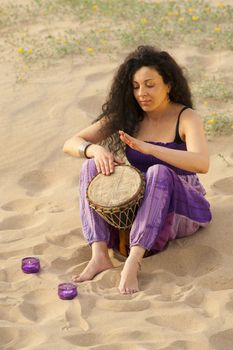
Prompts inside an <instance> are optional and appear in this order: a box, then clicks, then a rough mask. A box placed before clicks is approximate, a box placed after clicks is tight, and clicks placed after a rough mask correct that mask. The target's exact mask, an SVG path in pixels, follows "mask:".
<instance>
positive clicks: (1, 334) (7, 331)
mask: <svg viewBox="0 0 233 350" xmlns="http://www.w3.org/2000/svg"><path fill="white" fill-rule="evenodd" d="M17 335H18V331H17V330H16V329H13V328H12V327H1V328H0V345H1V346H2V348H1V349H4V348H5V349H8V346H10V345H12V344H13V342H14V339H15V338H17Z"/></svg>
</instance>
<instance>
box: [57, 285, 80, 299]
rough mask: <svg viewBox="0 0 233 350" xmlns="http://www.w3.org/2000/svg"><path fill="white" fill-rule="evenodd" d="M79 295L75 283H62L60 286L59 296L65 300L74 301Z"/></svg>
mask: <svg viewBox="0 0 233 350" xmlns="http://www.w3.org/2000/svg"><path fill="white" fill-rule="evenodd" d="M77 295H78V292H77V286H76V285H75V284H73V283H61V284H59V285H58V296H59V298H60V299H63V300H71V299H74V298H75V297H76V296H77Z"/></svg>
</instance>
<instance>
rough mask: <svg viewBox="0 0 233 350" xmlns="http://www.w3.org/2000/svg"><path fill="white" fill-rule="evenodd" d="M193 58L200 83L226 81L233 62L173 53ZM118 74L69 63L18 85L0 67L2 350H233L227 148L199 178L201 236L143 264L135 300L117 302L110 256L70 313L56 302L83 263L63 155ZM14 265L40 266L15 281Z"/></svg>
mask: <svg viewBox="0 0 233 350" xmlns="http://www.w3.org/2000/svg"><path fill="white" fill-rule="evenodd" d="M191 50H194V51H195V52H194V51H193V52H194V54H195V57H199V59H202V62H203V64H205V67H206V70H207V71H213V70H215V71H218V70H220V69H222V68H223V67H224V69H225V70H226V72H227V73H228V74H229V75H231V74H232V71H231V68H230V65H227V64H226V63H227V62H232V58H233V57H232V56H233V55H232V53H229V52H222V55H221V57H219V56H218V55H211V57H210V56H208V55H207V54H206V53H205V52H201V50H200V49H199V50H198V49H193V48H188V47H186V48H185V49H184V48H177V49H174V50H172V53H173V54H174V55H175V57H176V58H177V59H178V61H179V62H182V63H184V64H185V63H187V62H188V61H189V59H190V56H191V52H192V51H191ZM116 66H117V65H116V63H105V62H103V61H102V62H97V63H96V64H95V65H91V66H90V65H89V64H85V63H82V64H81V63H80V62H78V60H77V62H76V60H75V59H72V61H71V60H70V59H69V58H67V59H65V60H63V61H61V62H60V61H59V62H57V64H55V65H54V66H52V67H50V68H47V69H45V70H43V69H41V70H40V71H38V72H34V75H32V76H31V78H30V80H29V81H28V82H26V83H24V84H17V83H15V78H14V67H13V65H12V64H10V63H5V64H2V66H1V77H2V78H1V110H2V113H1V128H0V139H1V151H0V172H1V182H0V189H1V205H0V214H1V218H0V263H1V271H0V291H1V294H0V319H1V320H0V349H1V350H18V349H25V350H50V349H55V348H56V350H73V349H98V350H107V349H109V350H128V349H132V348H133V349H135V350H138V349H140V350H141V349H156V350H160V349H161V350H186V349H187V350H215V349H216V350H232V347H233V278H232V265H233V256H232V252H233V240H232V232H233V231H232V227H233V215H232V213H233V204H232V203H233V147H232V141H233V139H232V136H221V137H213V138H209V141H208V144H209V150H210V170H209V172H208V174H204V175H200V176H199V177H200V180H201V181H202V183H203V185H204V186H205V188H206V190H207V199H208V200H209V201H210V204H211V208H212V213H213V220H212V222H211V224H210V225H209V226H208V227H207V228H206V229H202V230H200V231H199V232H198V233H197V234H195V235H193V236H192V237H189V238H185V239H181V240H177V241H173V242H171V243H170V245H169V247H168V249H166V250H165V251H164V252H162V253H160V254H158V255H156V256H152V257H148V258H145V259H144V261H143V264H142V269H141V271H140V273H139V280H140V289H141V291H140V292H139V293H136V294H134V295H133V296H124V295H120V294H119V292H118V290H117V285H118V283H119V279H120V272H121V270H122V266H123V259H120V258H119V257H117V256H115V255H113V253H112V252H111V256H112V261H113V263H114V266H115V267H114V269H112V270H108V271H105V272H103V273H101V274H99V275H98V276H96V277H95V278H94V280H93V281H91V282H85V283H82V284H79V285H78V293H79V295H78V297H77V298H75V299H74V300H72V301H63V300H60V299H59V298H58V296H57V285H58V283H60V282H66V281H70V280H71V276H72V275H73V274H74V273H77V272H80V271H81V270H82V269H83V268H84V267H85V266H86V263H87V262H88V260H89V259H90V253H91V251H90V248H89V247H88V246H87V244H86V242H85V241H84V239H83V235H82V229H81V223H80V218H79V203H78V179H79V173H80V167H81V164H82V160H79V159H75V158H71V157H69V156H67V155H64V154H63V152H62V146H63V143H64V141H65V140H66V139H67V138H68V137H70V136H71V135H73V134H74V133H75V132H77V131H78V130H81V129H82V128H83V127H85V126H86V125H89V124H90V123H91V121H92V120H93V118H94V117H95V116H96V115H97V114H98V111H100V107H101V104H102V103H103V101H104V98H105V95H106V92H107V89H108V87H109V85H110V82H111V79H112V76H113V72H114V70H115V69H116ZM216 105H217V102H216ZM203 108H204V107H203ZM223 108H224V106H223ZM229 108H231V110H232V104H231V105H229V106H228V109H229ZM201 112H202V107H201V106H200V113H201ZM24 256H37V257H39V258H40V261H41V272H40V273H38V274H34V275H27V274H24V273H23V272H22V271H21V259H22V258H23V257H24Z"/></svg>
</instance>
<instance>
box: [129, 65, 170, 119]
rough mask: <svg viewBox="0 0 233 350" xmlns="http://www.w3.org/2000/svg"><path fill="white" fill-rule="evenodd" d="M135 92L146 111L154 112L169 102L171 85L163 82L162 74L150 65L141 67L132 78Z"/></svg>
mask: <svg viewBox="0 0 233 350" xmlns="http://www.w3.org/2000/svg"><path fill="white" fill-rule="evenodd" d="M132 85H133V94H134V97H135V99H136V100H137V102H138V104H139V105H140V107H141V108H142V110H143V111H145V112H153V111H154V110H156V109H157V108H159V107H162V106H163V105H165V104H167V103H168V102H169V98H168V93H169V90H170V85H169V84H165V83H164V82H163V78H162V76H161V75H160V74H159V73H158V72H157V70H155V69H154V68H150V67H141V68H140V69H139V70H137V71H136V73H135V74H134V76H133V79H132Z"/></svg>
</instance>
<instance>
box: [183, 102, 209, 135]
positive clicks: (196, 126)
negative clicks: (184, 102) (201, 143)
mask: <svg viewBox="0 0 233 350" xmlns="http://www.w3.org/2000/svg"><path fill="white" fill-rule="evenodd" d="M195 130H196V131H197V130H199V131H200V132H203V121H202V119H201V117H200V116H199V114H198V113H197V112H196V111H195V110H193V109H192V108H187V109H185V110H184V111H183V112H182V114H181V118H180V132H181V134H182V135H184V136H185V135H186V134H187V133H188V132H191V131H195Z"/></svg>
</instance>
